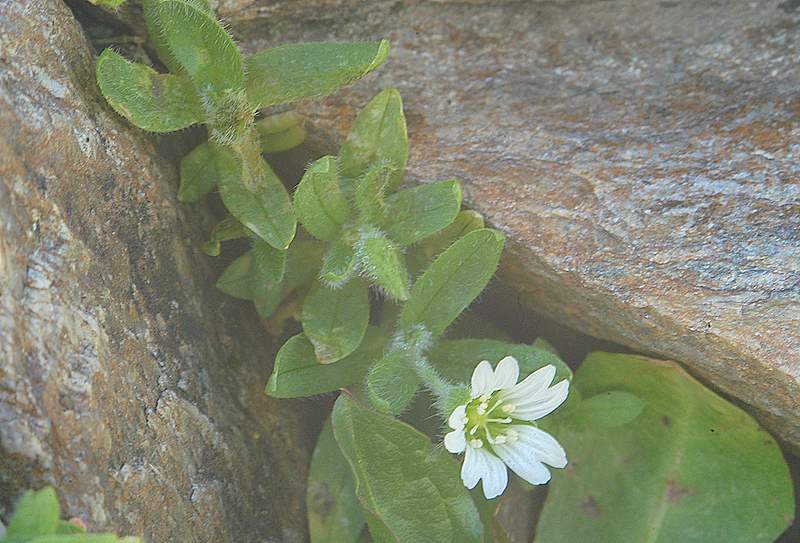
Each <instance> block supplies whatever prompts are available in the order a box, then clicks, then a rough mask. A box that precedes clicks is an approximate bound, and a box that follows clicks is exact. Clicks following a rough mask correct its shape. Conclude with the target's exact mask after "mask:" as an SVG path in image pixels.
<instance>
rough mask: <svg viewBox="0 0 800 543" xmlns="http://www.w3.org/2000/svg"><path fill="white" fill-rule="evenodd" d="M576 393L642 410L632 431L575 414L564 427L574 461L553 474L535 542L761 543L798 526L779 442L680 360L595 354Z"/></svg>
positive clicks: (561, 433)
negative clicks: (624, 397) (577, 419)
mask: <svg viewBox="0 0 800 543" xmlns="http://www.w3.org/2000/svg"><path fill="white" fill-rule="evenodd" d="M574 385H575V386H576V387H577V389H578V390H579V391H580V392H581V393H582V395H583V396H584V397H594V396H597V395H599V394H604V393H606V392H608V391H625V392H628V393H630V394H633V395H635V396H637V397H639V398H641V399H642V400H644V402H645V405H644V409H643V410H642V412H641V414H639V416H638V417H636V418H635V419H634V420H633V421H631V422H630V423H629V424H626V425H624V426H617V427H608V426H605V427H584V426H583V425H572V424H569V420H570V419H569V418H567V419H565V421H564V423H563V424H560V425H559V426H558V427H557V429H556V430H555V435H556V436H557V437H558V440H559V441H560V442H561V444H562V445H563V446H564V449H565V450H566V451H567V455H568V457H569V460H570V465H569V466H567V469H566V470H559V471H558V472H556V473H555V474H554V478H553V482H552V484H551V488H550V492H549V493H548V496H547V501H546V502H545V507H544V510H543V512H542V516H541V518H540V521H539V524H538V527H537V535H536V542H537V543H549V542H562V541H581V542H586V543H592V542H607V541H647V542H650V543H672V542H675V541H680V542H681V543H692V542H698V543H700V542H702V543H739V542H741V543H758V542H771V541H774V540H775V539H776V538H777V537H778V536H779V535H780V534H781V533H782V532H783V531H784V530H785V529H786V527H787V526H789V525H790V524H791V522H792V518H793V516H794V498H793V495H792V481H791V478H790V475H789V470H788V468H787V466H786V462H785V460H784V458H783V455H782V453H781V450H780V448H779V447H778V445H777V444H776V443H775V441H774V440H773V439H772V437H771V436H770V435H769V434H767V433H766V432H765V431H764V430H762V429H761V428H759V426H758V424H757V423H756V422H755V421H754V420H753V419H752V418H751V417H750V416H749V415H748V414H747V413H745V412H744V411H742V410H741V409H739V408H738V407H736V406H735V405H733V404H731V403H729V402H727V401H725V400H723V399H722V398H720V397H719V396H717V395H716V394H715V393H713V392H712V391H710V390H709V389H707V388H705V387H704V386H702V385H701V384H700V383H698V382H697V381H695V380H694V379H693V378H692V377H690V376H689V375H688V374H687V373H686V372H685V371H684V370H683V369H681V368H680V366H678V365H677V364H675V363H672V362H664V361H657V360H652V359H647V358H644V357H639V356H632V355H621V354H609V353H593V354H591V355H589V357H588V358H587V359H586V361H585V362H584V363H583V365H582V366H581V368H580V369H579V370H578V371H577V372H576V374H575V380H574ZM564 519H569V522H565V520H564Z"/></svg>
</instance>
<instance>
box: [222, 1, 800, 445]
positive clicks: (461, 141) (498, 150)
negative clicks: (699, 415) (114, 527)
mask: <svg viewBox="0 0 800 543" xmlns="http://www.w3.org/2000/svg"><path fill="white" fill-rule="evenodd" d="M220 8H221V10H222V11H221V15H223V16H224V17H226V18H227V20H229V21H230V23H231V26H232V28H233V30H234V33H235V34H236V35H237V36H238V37H239V40H240V42H241V43H243V45H244V46H245V47H246V48H247V49H249V50H257V49H261V48H263V47H265V46H267V45H274V44H279V43H284V42H287V41H306V40H318V39H341V40H350V39H374V38H378V37H388V38H389V39H390V40H391V41H392V50H391V53H390V56H389V60H388V61H387V63H386V64H385V65H384V66H383V67H382V68H381V69H380V70H378V75H377V76H374V77H370V78H368V79H367V80H366V81H365V82H363V83H359V84H358V85H356V86H355V87H353V88H352V89H350V90H348V91H346V92H340V93H337V94H335V95H334V96H332V97H330V98H329V99H327V100H326V101H325V102H324V103H323V104H322V105H321V106H318V105H306V106H303V109H304V110H305V111H307V112H309V113H310V115H311V116H312V118H313V119H314V120H315V122H317V123H318V125H319V126H320V127H322V128H323V129H327V130H330V131H331V133H332V134H334V135H336V136H337V137H341V135H342V134H344V133H345V132H346V130H347V127H348V125H349V124H350V122H352V119H353V117H354V115H355V113H356V111H357V110H358V108H359V107H361V106H362V105H363V104H364V103H366V101H367V99H368V98H369V97H370V96H372V95H373V94H374V93H375V92H376V91H377V90H378V89H380V88H383V87H388V86H395V87H397V88H398V89H399V90H400V91H401V93H402V95H403V96H404V98H405V104H406V112H407V117H408V120H409V134H410V138H411V157H410V160H409V165H410V173H411V176H412V177H413V178H416V179H418V180H422V181H429V180H436V179H447V178H451V177H457V178H460V179H462V180H463V181H464V183H465V201H466V202H467V204H468V205H469V206H471V207H473V208H474V209H476V210H478V211H480V212H481V213H483V214H484V215H485V216H486V217H487V219H488V222H489V223H490V224H491V225H492V226H494V227H496V228H499V229H501V230H502V231H503V232H505V234H506V235H507V236H508V241H509V243H508V251H507V255H506V258H505V262H504V265H503V267H502V270H501V278H502V279H503V280H505V281H506V282H508V283H509V284H511V285H514V288H516V289H518V290H519V291H520V293H521V297H522V299H523V300H524V301H525V302H526V303H527V304H528V306H529V307H530V308H532V309H534V310H535V311H537V312H540V313H543V314H546V315H548V316H550V317H553V318H555V319H557V320H558V321H560V322H561V323H563V324H566V325H568V326H570V327H575V328H577V329H579V330H581V331H583V332H585V333H588V334H591V335H593V336H595V337H598V338H603V339H607V340H612V341H615V342H618V343H620V344H623V345H626V346H628V347H631V348H633V349H636V350H638V351H642V352H646V353H651V354H655V355H660V356H662V357H665V358H669V359H677V360H680V361H682V362H684V363H685V364H686V365H687V366H688V367H689V368H690V369H691V370H692V371H693V372H695V373H696V374H697V375H699V376H700V377H702V378H703V379H704V380H705V381H706V382H708V383H710V384H712V385H713V386H714V387H716V388H717V389H718V390H721V391H723V392H724V393H726V394H729V395H730V396H732V397H734V398H737V399H739V400H741V401H742V402H744V403H746V404H747V405H749V406H750V408H751V410H752V411H753V412H754V413H755V414H757V416H758V417H759V418H760V419H761V420H762V422H763V423H764V424H765V425H767V427H768V428H770V429H771V430H772V431H774V432H775V433H776V434H777V435H778V436H780V437H781V438H782V439H783V440H785V442H787V443H788V444H790V445H791V446H793V447H794V448H795V450H798V449H800V358H799V357H798V355H800V146H799V145H798V141H800V140H798V137H800V128H798V122H797V120H798V114H800V97H798V94H797V89H798V87H800V65H798V63H797V59H798V58H800V42H798V41H797V40H796V39H795V38H796V35H797V31H798V26H799V24H800V9H798V3H797V2H782V3H781V2H779V1H777V0H774V1H770V2H752V1H750V0H730V1H727V2H674V1H664V0H661V1H654V0H648V1H642V0H617V1H613V2H595V1H579V0H557V1H548V2H544V1H536V2H469V3H464V2H450V1H447V2H445V1H440V2H393V1H386V2H369V3H364V2H355V1H349V0H303V1H295V2H266V1H258V2H253V1H250V0H247V1H236V0H228V1H223V2H221V3H220Z"/></svg>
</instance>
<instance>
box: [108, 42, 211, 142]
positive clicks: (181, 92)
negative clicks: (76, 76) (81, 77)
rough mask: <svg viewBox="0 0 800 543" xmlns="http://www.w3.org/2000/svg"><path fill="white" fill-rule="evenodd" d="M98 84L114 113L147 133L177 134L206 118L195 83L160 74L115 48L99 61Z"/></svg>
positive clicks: (176, 76)
mask: <svg viewBox="0 0 800 543" xmlns="http://www.w3.org/2000/svg"><path fill="white" fill-rule="evenodd" d="M97 84H98V86H99V87H100V91H101V92H102V93H103V96H104V97H105V99H106V100H107V101H108V103H109V104H110V105H111V107H112V108H114V111H116V112H117V113H119V114H120V115H122V116H123V117H125V118H126V119H128V120H129V121H130V122H132V123H133V124H134V125H136V126H138V127H139V128H141V129H143V130H148V131H150V132H173V131H175V130H180V129H182V128H186V127H187V126H191V125H193V124H195V123H199V122H201V121H202V120H203V118H204V113H203V108H202V106H201V105H200V102H199V100H198V99H197V95H196V94H195V91H194V88H193V87H192V82H191V81H189V80H188V79H186V78H185V77H182V76H178V75H172V74H160V73H158V72H156V71H155V70H153V69H152V68H150V67H148V66H145V65H144V64H138V63H136V62H130V61H129V60H126V59H125V58H123V57H122V55H120V54H118V53H116V52H114V51H112V50H111V49H106V50H105V51H103V52H102V53H101V54H100V58H98V59H97Z"/></svg>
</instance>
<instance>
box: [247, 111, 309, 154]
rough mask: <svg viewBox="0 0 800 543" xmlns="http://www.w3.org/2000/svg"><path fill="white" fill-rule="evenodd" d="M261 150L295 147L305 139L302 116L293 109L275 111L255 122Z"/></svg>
mask: <svg viewBox="0 0 800 543" xmlns="http://www.w3.org/2000/svg"><path fill="white" fill-rule="evenodd" d="M256 130H257V131H258V135H259V137H260V138H261V152H263V153H279V152H281V151H286V150H288V149H292V148H293V147H297V146H298V145H300V144H301V143H303V142H304V141H305V139H306V131H305V128H303V117H301V116H300V115H298V114H297V113H295V112H294V111H286V112H284V113H276V114H275V115H270V116H268V117H264V118H263V119H261V120H259V121H257V122H256Z"/></svg>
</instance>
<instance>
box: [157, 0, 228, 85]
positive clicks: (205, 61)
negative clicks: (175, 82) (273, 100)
mask: <svg viewBox="0 0 800 543" xmlns="http://www.w3.org/2000/svg"><path fill="white" fill-rule="evenodd" d="M153 9H154V17H155V18H156V20H157V21H158V23H157V24H158V27H159V28H160V31H161V36H162V37H163V39H164V44H165V45H166V46H167V48H168V49H169V53H170V55H171V57H172V58H173V59H175V61H176V62H177V63H178V64H180V66H181V68H183V70H184V71H185V72H186V73H187V74H188V75H189V77H190V78H191V79H192V81H194V84H195V87H196V88H197V90H198V92H199V93H200V94H201V95H205V96H211V95H219V94H220V93H222V91H224V90H226V89H233V90H236V89H241V88H243V87H244V71H243V70H242V59H241V56H240V55H239V50H238V49H237V48H236V44H234V43H233V40H232V39H231V37H230V36H229V35H228V33H227V32H226V31H225V29H224V28H223V27H222V26H221V25H220V24H219V23H218V22H217V21H216V20H215V19H214V18H213V17H212V16H211V15H210V14H209V13H207V12H205V11H203V10H202V9H198V8H197V7H195V6H194V5H192V4H190V3H188V2H183V1H180V0H159V2H158V3H157V5H155V6H154V8H153Z"/></svg>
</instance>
